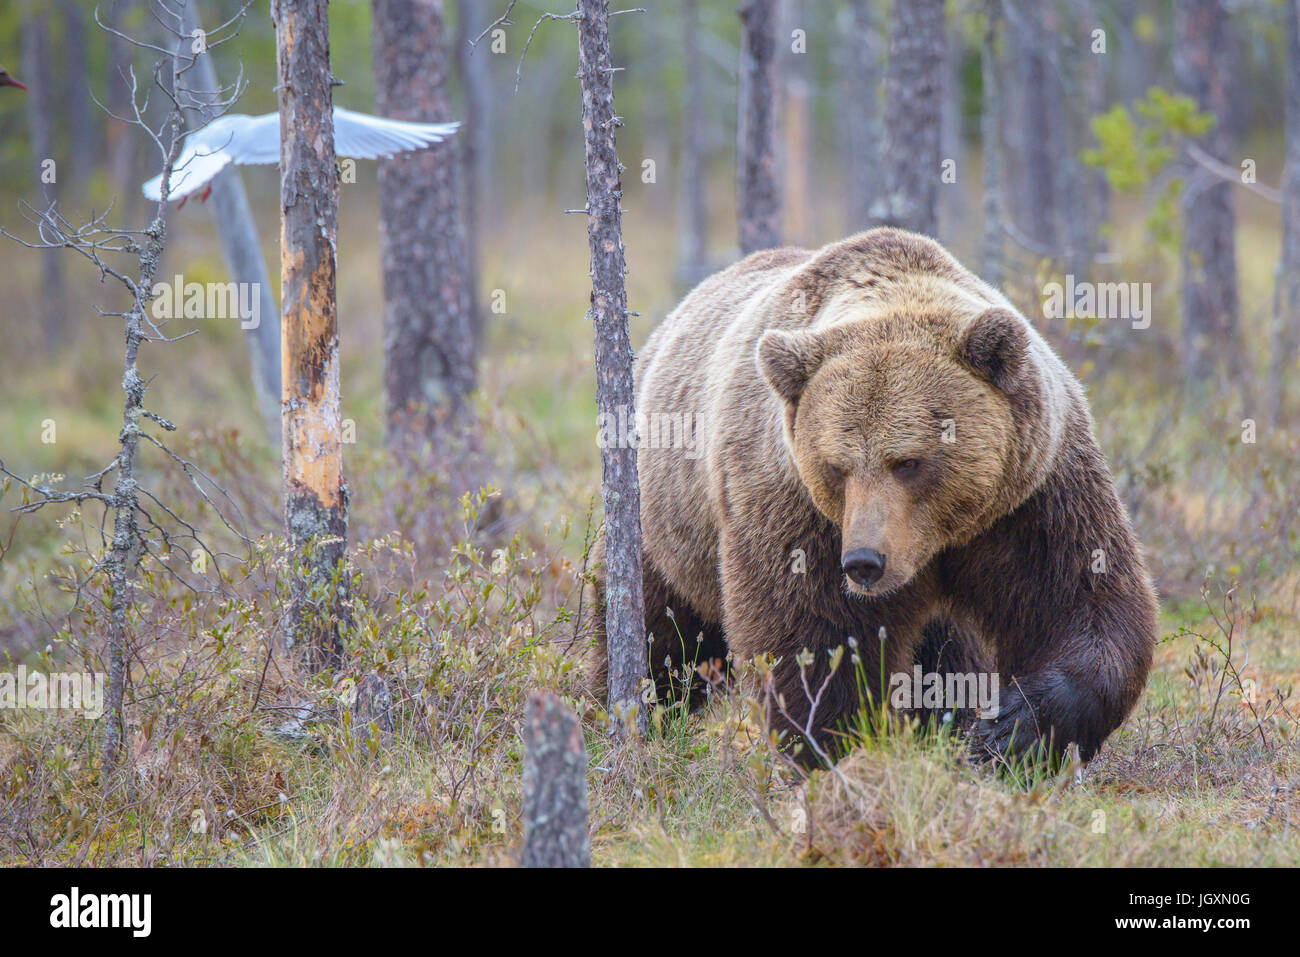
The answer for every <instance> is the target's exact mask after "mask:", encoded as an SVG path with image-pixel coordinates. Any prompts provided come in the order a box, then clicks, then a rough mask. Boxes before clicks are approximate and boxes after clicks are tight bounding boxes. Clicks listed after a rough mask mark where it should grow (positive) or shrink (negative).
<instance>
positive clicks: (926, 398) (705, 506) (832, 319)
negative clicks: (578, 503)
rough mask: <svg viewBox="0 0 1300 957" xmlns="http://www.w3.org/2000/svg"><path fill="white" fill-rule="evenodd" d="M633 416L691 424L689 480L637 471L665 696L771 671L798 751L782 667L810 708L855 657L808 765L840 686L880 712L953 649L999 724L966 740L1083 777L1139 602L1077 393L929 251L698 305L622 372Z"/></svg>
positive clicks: (806, 270)
mask: <svg viewBox="0 0 1300 957" xmlns="http://www.w3.org/2000/svg"><path fill="white" fill-rule="evenodd" d="M637 411H638V413H644V414H648V415H656V414H663V413H668V414H671V415H680V414H683V413H687V414H690V415H692V416H694V417H696V418H695V419H694V421H695V422H696V423H698V428H697V434H696V435H695V436H694V437H695V441H696V443H697V445H696V447H695V448H694V449H693V451H692V452H691V454H687V452H686V450H685V449H683V448H681V447H648V446H647V445H646V444H643V445H642V446H641V448H640V451H639V454H638V465H639V469H640V481H641V524H642V534H643V541H644V548H645V560H644V566H645V568H644V578H645V598H646V627H647V630H648V631H649V632H650V633H652V634H653V636H654V642H653V644H652V646H651V649H650V662H651V667H652V669H653V670H654V672H655V677H656V680H657V683H658V685H659V687H660V690H661V692H663V691H665V690H671V682H669V681H668V680H667V674H668V672H669V671H670V670H671V669H672V668H674V667H676V668H681V667H682V666H683V665H685V667H686V668H687V669H689V667H690V661H691V660H693V658H696V657H707V658H720V657H722V656H723V655H725V654H726V653H727V652H730V653H731V654H733V655H735V656H736V657H738V658H748V657H751V656H754V655H759V654H771V655H773V656H775V657H777V658H778V659H779V664H778V666H777V669H776V683H777V688H776V690H777V691H778V693H779V694H781V695H783V696H784V701H785V709H786V711H787V712H788V714H787V715H785V716H781V715H774V716H773V717H774V720H776V721H777V722H778V723H779V724H782V725H784V726H786V727H787V728H789V729H791V730H794V731H796V732H797V731H798V730H799V729H800V728H801V727H802V726H803V725H804V724H805V723H806V722H808V720H809V712H810V704H809V700H808V696H807V695H806V694H805V692H804V688H803V684H802V682H801V680H800V675H799V668H798V665H797V663H796V658H797V656H798V655H799V653H800V652H801V651H802V650H804V649H809V650H810V651H812V652H813V653H814V659H813V663H812V665H811V666H810V667H809V668H808V669H807V678H808V681H809V684H810V686H811V687H812V688H813V689H816V688H817V687H818V686H819V685H820V684H821V682H822V680H823V679H824V678H825V677H826V675H827V672H828V668H829V665H828V662H829V657H830V655H829V653H830V652H831V651H832V650H833V649H834V648H836V647H839V646H841V645H844V644H845V643H846V642H847V641H848V639H849V638H853V639H855V642H854V644H855V645H856V646H857V649H858V654H859V655H860V657H861V659H862V667H861V668H860V669H854V668H851V667H848V666H847V663H846V664H844V665H841V667H840V668H839V670H838V671H837V672H836V673H835V674H834V675H833V676H832V677H831V678H830V681H829V684H828V685H827V688H826V691H825V692H824V694H823V696H822V699H821V703H820V705H819V707H818V709H817V711H816V713H815V715H814V716H813V720H812V724H813V730H814V733H815V735H816V736H817V737H818V738H819V739H821V740H824V741H825V740H830V739H831V737H832V736H833V734H834V732H835V730H836V728H837V727H838V726H839V725H840V723H841V722H842V720H843V719H844V718H845V717H847V716H849V715H850V714H851V713H852V712H853V711H855V710H856V709H857V708H858V707H859V706H860V702H861V695H860V689H859V686H858V674H865V675H867V676H871V677H870V678H869V685H871V688H870V690H871V692H872V694H873V695H880V694H882V693H883V691H884V689H882V688H881V687H880V686H879V679H878V678H876V677H875V676H879V675H881V674H882V673H883V674H884V675H885V676H886V680H888V676H889V675H892V674H896V673H910V671H911V667H912V664H913V662H914V661H916V660H917V659H918V655H919V656H920V657H921V658H924V659H929V658H933V654H928V653H927V652H926V646H927V645H935V643H936V641H938V640H939V639H943V641H944V642H947V643H952V641H953V640H954V636H955V637H956V639H958V640H960V641H965V642H966V645H967V647H963V648H960V649H959V650H958V652H957V653H955V654H950V655H949V657H950V658H952V659H953V660H956V661H960V662H962V663H963V664H962V665H961V667H966V668H969V667H971V666H972V663H979V662H981V661H985V660H987V659H986V658H985V657H984V654H985V649H987V652H988V653H989V654H991V655H992V656H993V658H994V659H995V661H996V668H997V670H998V673H999V675H1000V683H1001V707H1000V710H999V712H998V714H997V716H996V717H995V718H986V719H982V720H980V721H978V722H976V724H975V727H974V735H975V737H976V740H977V741H978V742H979V743H980V744H981V745H982V746H983V747H984V748H985V749H987V751H989V752H991V753H1009V752H1020V751H1022V750H1025V749H1028V748H1030V747H1031V746H1036V745H1039V744H1042V745H1044V746H1045V748H1046V749H1047V750H1049V751H1050V752H1051V753H1053V754H1057V755H1059V754H1060V752H1061V750H1062V749H1063V748H1064V746H1065V745H1066V744H1068V743H1071V742H1073V743H1076V744H1077V745H1078V746H1079V749H1080V752H1081V754H1082V755H1083V757H1084V758H1085V759H1087V758H1088V757H1091V756H1092V754H1094V753H1095V752H1096V750H1097V748H1098V747H1099V746H1100V745H1101V743H1102V741H1104V740H1105V738H1106V737H1107V735H1109V734H1110V733H1111V732H1112V731H1113V730H1114V729H1115V728H1116V727H1117V726H1118V725H1119V723H1120V722H1121V721H1123V719H1124V717H1125V716H1126V715H1127V714H1128V712H1129V710H1130V709H1131V708H1132V707H1133V704H1134V702H1135V701H1136V700H1137V697H1138V695H1139V694H1140V693H1141V691H1142V688H1143V686H1144V685H1145V682H1146V677H1147V672H1148V669H1149V667H1150V662H1151V655H1152V649H1153V647H1154V641H1155V628H1156V617H1155V616H1156V598H1155V593H1154V590H1153V588H1152V586H1151V583H1150V578H1149V575H1148V573H1147V569H1146V566H1145V564H1144V562H1143V559H1142V556H1141V552H1140V547H1139V545H1138V543H1137V541H1136V539H1135V538H1134V535H1133V531H1132V529H1131V527H1130V524H1129V521H1128V516H1127V515H1126V513H1125V511H1124V508H1123V505H1122V504H1121V503H1120V501H1119V499H1118V498H1117V496H1116V494H1115V490H1114V486H1113V482H1112V479H1111V476H1110V472H1109V470H1108V468H1107V465H1106V461H1105V458H1104V456H1103V454H1102V452H1101V450H1100V448H1099V447H1098V445H1097V442H1096V440H1095V438H1094V437H1093V432H1092V420H1091V416H1090V413H1089V411H1088V407H1087V402H1086V400H1085V398H1084V395H1083V390H1082V388H1081V387H1080V386H1079V384H1078V382H1077V381H1076V380H1075V378H1074V377H1073V376H1072V375H1071V374H1070V372H1069V371H1068V370H1067V369H1066V367H1065V366H1064V364H1063V363H1062V362H1061V361H1060V359H1059V358H1057V356H1056V355H1055V353H1053V352H1052V350H1051V349H1050V347H1049V346H1047V344H1046V343H1045V342H1044V341H1043V340H1042V338H1041V337H1040V336H1039V335H1038V333H1037V332H1036V331H1035V330H1034V329H1033V327H1032V326H1031V325H1030V324H1029V323H1028V321H1027V320H1025V319H1024V318H1023V317H1022V316H1021V315H1020V314H1019V313H1018V312H1016V310H1015V309H1014V308H1013V307H1012V306H1011V304H1010V303H1009V302H1008V301H1007V300H1006V299H1005V298H1004V297H1003V296H1002V295H1001V294H1000V293H998V292H997V291H996V290H994V289H993V288H992V287H990V286H988V285H987V284H985V283H984V282H982V281H981V280H979V279H978V278H977V277H975V276H974V275H973V274H971V273H970V272H969V271H967V270H966V269H964V268H963V267H962V266H961V265H959V264H958V263H957V262H956V261H955V260H954V259H953V258H952V257H951V256H950V255H949V254H948V252H947V251H946V250H944V249H943V247H942V246H940V245H939V244H938V243H936V242H934V241H933V240H930V239H928V238H926V237H923V236H919V235H915V234H911V233H906V232H903V231H900V230H895V229H877V230H872V231H870V232H866V233H862V234H859V235H856V236H852V237H850V238H848V239H846V240H844V241H842V242H838V243H833V244H831V245H829V246H826V247H824V248H823V249H821V250H818V251H815V252H809V251H805V250H797V249H779V250H769V251H765V252H761V253H756V254H754V255H752V256H750V257H748V258H747V259H745V260H743V261H741V262H739V263H737V264H736V265H735V266H732V267H731V268H730V269H727V270H725V271H723V272H721V273H718V274H717V275H715V276H713V277H711V278H709V279H707V280H705V281H704V282H703V283H702V284H701V285H700V286H699V287H697V288H696V289H695V290H694V291H693V292H692V293H691V294H690V295H688V296H687V298H686V299H685V300H684V301H683V302H682V303H681V305H679V306H678V307H677V309H676V310H674V312H673V313H672V314H670V315H669V316H668V317H667V318H666V319H665V320H664V322H663V323H662V324H661V325H660V326H659V327H658V328H657V329H656V330H655V332H654V334H653V335H652V336H651V337H650V340H649V342H648V343H647V344H646V346H645V348H644V350H643V351H642V352H641V354H640V355H639V356H638V359H637ZM857 549H871V550H874V551H875V552H877V553H879V554H883V555H884V556H885V561H884V573H883V576H882V577H881V578H880V579H879V581H878V582H876V583H874V585H871V586H866V587H864V586H862V585H860V584H858V583H855V582H853V581H850V580H849V579H848V578H847V577H846V575H845V574H844V571H843V570H842V560H843V559H844V556H846V555H849V554H850V553H852V552H854V551H855V550H857ZM599 599H600V589H599V588H597V594H596V595H595V596H594V601H593V602H592V604H591V608H592V612H593V614H592V618H591V624H592V630H593V631H594V633H595V636H596V642H595V651H594V658H593V671H592V674H593V685H594V689H595V690H596V691H597V692H598V693H603V677H604V666H605V658H604V642H603V606H602V605H601V603H600V600H599ZM669 609H671V612H670V611H669ZM882 628H883V629H884V631H883V635H884V636H885V637H884V639H883V641H882V640H880V638H879V637H878V636H879V635H881V634H882V631H881V629H882ZM966 636H970V637H966ZM697 637H698V638H699V641H698V642H697V640H696V639H697ZM977 641H982V644H983V647H982V648H981V647H979V646H978V645H977V644H976V642H977ZM665 662H667V664H665ZM876 700H880V698H879V697H877V699H876Z"/></svg>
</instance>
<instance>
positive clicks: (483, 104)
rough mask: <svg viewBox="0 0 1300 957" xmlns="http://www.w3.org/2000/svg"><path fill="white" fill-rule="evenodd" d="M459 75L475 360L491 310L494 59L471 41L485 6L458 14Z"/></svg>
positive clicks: (476, 2)
mask: <svg viewBox="0 0 1300 957" xmlns="http://www.w3.org/2000/svg"><path fill="white" fill-rule="evenodd" d="M456 13H457V16H456V39H455V43H456V56H455V60H456V72H457V74H458V75H459V77H460V92H461V114H462V119H461V126H460V129H459V130H458V131H457V137H456V138H457V139H458V140H459V141H460V170H461V195H462V196H463V197H464V200H465V215H464V220H465V268H466V273H467V277H466V283H467V284H468V286H469V291H470V317H471V320H472V322H473V325H474V354H475V355H479V354H480V353H481V351H482V347H483V333H484V324H485V322H486V320H487V310H485V309H484V308H483V299H482V296H483V288H482V277H481V270H482V266H481V265H480V255H481V253H480V244H481V242H482V240H481V239H480V221H481V214H480V207H481V205H482V197H481V192H482V183H483V170H482V167H483V157H484V141H485V139H486V138H487V136H486V134H487V131H488V128H489V122H490V119H491V114H490V112H489V109H490V104H491V98H490V97H489V96H488V92H489V91H488V89H487V77H486V76H485V75H484V69H485V68H486V67H487V63H488V59H487V58H488V57H489V56H490V54H489V53H488V51H487V50H486V49H483V50H475V51H471V50H470V46H469V44H470V41H471V40H473V39H474V38H475V37H477V36H478V35H479V33H480V32H481V31H482V29H483V27H484V26H486V24H485V23H483V22H482V21H483V9H482V3H481V0H460V2H459V5H458V6H457V10H456Z"/></svg>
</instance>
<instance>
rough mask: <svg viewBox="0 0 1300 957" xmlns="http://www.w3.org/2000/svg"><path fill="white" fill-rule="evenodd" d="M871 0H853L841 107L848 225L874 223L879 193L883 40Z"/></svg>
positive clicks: (851, 226) (858, 227)
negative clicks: (845, 144)
mask: <svg viewBox="0 0 1300 957" xmlns="http://www.w3.org/2000/svg"><path fill="white" fill-rule="evenodd" d="M873 5H874V4H873V2H872V0H852V3H851V12H852V20H851V23H850V29H849V31H848V40H849V42H848V48H849V56H848V58H847V59H848V64H847V69H846V70H845V71H844V100H843V102H844V109H845V110H846V111H847V113H848V117H847V118H846V120H845V122H846V124H847V125H848V134H849V135H848V147H849V218H850V227H849V228H850V230H851V231H856V230H859V229H866V228H868V227H869V226H871V225H872V218H871V204H872V203H873V202H874V201H875V199H876V197H877V195H878V194H879V193H880V188H881V183H880V149H881V146H882V145H883V143H882V137H883V134H882V131H881V126H880V60H881V53H882V50H881V46H882V44H881V42H880V34H879V29H878V26H877V24H876V20H875V16H874V12H873V10H872V7H873Z"/></svg>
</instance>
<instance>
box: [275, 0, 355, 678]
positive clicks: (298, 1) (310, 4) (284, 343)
mask: <svg viewBox="0 0 1300 957" xmlns="http://www.w3.org/2000/svg"><path fill="white" fill-rule="evenodd" d="M271 15H272V19H273V20H274V22H275V38H276V64H277V68H278V73H279V88H278V92H279V102H280V286H281V294H282V298H283V306H282V308H283V313H282V316H281V329H280V331H281V355H282V360H281V361H282V380H283V384H284V385H283V388H284V401H283V408H284V422H283V435H284V455H283V460H284V513H285V525H286V527H287V529H288V533H289V537H290V540H291V542H292V544H293V545H294V547H295V549H296V550H297V563H296V564H297V567H296V568H295V574H294V576H293V581H292V587H293V590H294V594H295V599H294V607H293V608H292V609H291V612H290V622H289V636H288V638H289V641H290V643H291V644H292V645H298V646H302V647H303V648H304V649H305V650H306V653H307V659H308V663H309V664H310V666H311V667H312V668H313V669H315V670H324V669H326V668H329V667H332V666H334V665H336V664H337V663H338V661H339V658H340V656H341V654H342V648H343V643H342V638H341V635H340V627H341V624H342V623H343V621H344V620H345V611H344V608H345V605H344V602H345V600H346V595H345V589H344V587H343V584H344V583H343V582H342V581H340V582H339V584H338V587H336V588H330V589H327V590H326V591H325V594H326V595H327V596H328V597H327V599H326V600H324V601H323V602H320V603H315V602H310V601H308V599H307V598H306V597H305V594H304V592H305V590H306V589H309V588H312V587H316V588H321V587H323V586H324V585H325V583H328V582H330V581H331V580H334V579H335V578H339V579H341V578H342V575H341V571H342V562H343V558H344V553H345V551H346V545H347V490H346V488H345V487H344V484H343V454H342V443H341V434H340V408H339V403H340V396H339V338H338V305H337V301H336V298H335V268H336V263H335V242H336V239H337V235H338V201H339V183H338V172H337V168H336V166H335V156H334V113H333V108H334V104H333V92H332V89H331V81H332V77H331V75H330V49H329V17H328V0H275V2H273V3H272V5H271Z"/></svg>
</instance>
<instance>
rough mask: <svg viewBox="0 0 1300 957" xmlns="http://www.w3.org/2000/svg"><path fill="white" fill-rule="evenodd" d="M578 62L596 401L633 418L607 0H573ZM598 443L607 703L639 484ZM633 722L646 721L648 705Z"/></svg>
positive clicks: (637, 641)
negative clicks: (594, 334)
mask: <svg viewBox="0 0 1300 957" xmlns="http://www.w3.org/2000/svg"><path fill="white" fill-rule="evenodd" d="M577 16H578V18H579V19H578V63H579V71H578V75H579V79H580V82H581V84H582V126H583V131H584V142H585V146H586V156H587V164H586V165H587V241H588V244H589V245H590V247H591V284H592V291H591V311H590V313H589V315H590V316H591V318H592V320H593V321H594V323H595V327H596V329H595V332H596V407H597V411H598V413H599V415H600V417H601V419H600V421H606V422H607V421H616V420H617V419H619V417H620V416H626V421H629V422H635V421H636V404H635V396H634V393H633V383H632V345H631V342H630V340H629V338H628V315H627V289H626V287H625V285H624V274H625V273H626V272H627V261H626V256H625V250H624V248H623V214H622V210H621V207H620V202H621V199H622V196H623V185H622V182H621V180H620V176H619V171H620V169H621V167H620V166H619V162H618V149H617V147H616V144H615V138H614V130H615V127H616V126H617V122H618V121H617V119H616V114H615V112H614V74H613V63H612V61H611V57H610V50H609V4H608V0H578V11H577ZM622 445H624V446H626V447H619V446H620V443H617V442H614V443H609V444H608V445H606V446H605V447H603V448H602V449H601V455H600V458H601V471H602V481H601V492H602V500H603V502H604V506H605V630H606V636H607V641H608V649H609V708H610V712H611V713H612V714H615V715H619V714H623V713H625V712H626V709H628V708H629V707H631V706H633V705H635V704H636V703H637V702H638V696H639V693H640V688H641V680H642V679H643V678H644V677H645V674H646V659H645V609H644V602H643V595H642V581H641V492H640V488H639V486H638V483H637V462H636V449H635V448H632V447H631V443H622ZM638 727H639V729H644V727H645V713H644V710H642V711H640V712H638Z"/></svg>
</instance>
